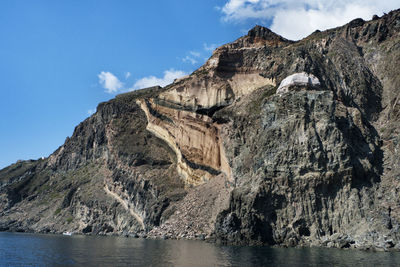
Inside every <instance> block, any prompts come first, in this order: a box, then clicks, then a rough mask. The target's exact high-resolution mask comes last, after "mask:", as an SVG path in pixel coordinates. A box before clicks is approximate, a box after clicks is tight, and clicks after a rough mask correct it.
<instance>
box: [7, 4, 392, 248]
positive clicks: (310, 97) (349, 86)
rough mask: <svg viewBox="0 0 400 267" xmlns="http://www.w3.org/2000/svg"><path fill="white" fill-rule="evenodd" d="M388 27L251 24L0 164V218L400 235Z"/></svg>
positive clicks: (187, 232) (146, 229)
mask: <svg viewBox="0 0 400 267" xmlns="http://www.w3.org/2000/svg"><path fill="white" fill-rule="evenodd" d="M399 32H400V10H396V11H392V12H390V13H389V14H386V15H384V16H383V17H381V18H378V17H374V19H373V20H371V21H363V20H361V19H356V20H353V21H351V22H350V23H348V24H347V25H344V26H342V27H338V28H335V29H331V30H327V31H324V32H319V31H317V32H314V33H313V34H312V35H310V36H308V37H306V38H304V39H303V40H300V41H297V42H293V41H289V40H286V39H284V38H282V37H281V36H279V35H277V34H275V33H273V32H271V31H270V30H269V29H267V28H264V27H261V26H256V27H255V28H253V29H252V30H250V31H249V33H248V34H247V35H246V36H243V37H241V38H239V39H238V40H236V41H234V42H232V43H229V44H226V45H223V46H221V47H219V48H217V49H216V50H215V51H214V53H213V55H212V56H211V57H210V59H209V60H208V61H207V62H206V63H205V64H204V65H203V66H202V67H201V68H199V69H198V70H196V71H195V72H193V73H192V74H191V75H189V76H187V77H184V78H182V79H178V80H176V81H175V82H174V83H172V84H170V85H168V86H166V87H164V88H161V87H152V88H147V89H142V90H137V91H134V92H130V93H126V94H121V95H118V96H117V97H116V98H115V99H112V100H110V101H108V102H106V103H101V104H100V105H99V106H98V107H97V111H96V113H95V114H93V115H92V116H91V117H90V118H88V119H86V120H85V121H84V122H82V123H81V124H79V125H78V126H77V127H76V128H75V131H74V133H73V135H72V136H71V137H69V138H67V139H66V141H65V143H64V144H63V145H62V146H61V147H60V148H58V149H57V150H56V151H55V152H54V153H53V154H52V155H50V156H49V157H48V158H45V159H39V160H29V161H22V162H17V163H15V164H13V165H11V166H8V167H6V168H4V169H3V170H0V203H1V205H0V230H3V231H31V232H51V233H61V232H63V231H72V232H75V233H83V234H107V235H111V234H116V235H132V236H143V237H144V236H147V237H162V238H199V239H209V240H214V241H216V242H220V243H224V244H240V245H248V244H250V245H265V244H268V245H281V246H311V245H312V246H328V247H339V248H347V247H353V248H364V249H378V250H387V249H396V250H399V249H400V233H399V226H400V224H399V223H400V202H399V192H400V155H399V151H400V69H399V68H398V66H397V65H398V62H400V46H399V44H400V33H399Z"/></svg>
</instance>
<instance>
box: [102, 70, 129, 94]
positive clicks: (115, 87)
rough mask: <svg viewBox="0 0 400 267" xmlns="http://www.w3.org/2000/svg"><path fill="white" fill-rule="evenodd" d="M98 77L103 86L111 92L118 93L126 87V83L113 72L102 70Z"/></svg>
mask: <svg viewBox="0 0 400 267" xmlns="http://www.w3.org/2000/svg"><path fill="white" fill-rule="evenodd" d="M97 77H98V78H99V83H100V84H101V86H102V87H103V88H104V89H106V92H107V93H109V94H112V93H116V92H118V91H119V90H121V89H122V88H123V87H124V84H123V83H122V82H121V81H120V80H119V79H118V78H117V77H116V76H115V75H114V74H112V73H111V72H108V71H102V72H100V74H99V75H97Z"/></svg>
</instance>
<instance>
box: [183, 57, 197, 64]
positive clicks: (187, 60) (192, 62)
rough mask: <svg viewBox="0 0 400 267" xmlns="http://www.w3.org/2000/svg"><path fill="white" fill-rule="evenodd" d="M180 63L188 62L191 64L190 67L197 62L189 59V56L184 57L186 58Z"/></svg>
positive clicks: (191, 58)
mask: <svg viewBox="0 0 400 267" xmlns="http://www.w3.org/2000/svg"><path fill="white" fill-rule="evenodd" d="M182 61H183V62H189V63H191V64H192V65H195V64H197V60H196V59H194V58H193V57H191V56H186V57H184V58H182Z"/></svg>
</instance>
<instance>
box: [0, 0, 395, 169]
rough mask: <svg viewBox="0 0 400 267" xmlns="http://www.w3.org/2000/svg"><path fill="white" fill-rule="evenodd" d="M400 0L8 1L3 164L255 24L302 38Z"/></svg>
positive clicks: (56, 142)
mask: <svg viewBox="0 0 400 267" xmlns="http://www.w3.org/2000/svg"><path fill="white" fill-rule="evenodd" d="M396 1H398V0H396ZM396 1H395V0H393V1H387V2H385V3H382V4H377V3H374V2H375V1H372V0H366V1H361V0H354V1H341V0H336V1H331V0H327V1H318V0H300V1H294V0H282V1H278V0H250V1H245V0H230V1H228V0H214V1H212V0H202V1H178V0H163V1H155V0H147V1H128V0H68V1H67V0H66V1H63V0H59V1H54V0H47V1H45V0H35V1H31V0H4V1H0V36H1V42H0V78H1V79H0V80H1V83H0V97H1V101H2V103H1V105H0V125H1V128H0V168H3V167H5V166H7V165H9V164H11V163H13V162H15V161H17V160H19V159H31V158H32V159H37V158H39V157H42V156H44V157H47V156H48V155H49V154H51V153H52V152H53V151H54V150H55V149H57V147H58V146H60V145H62V143H63V142H64V140H65V138H66V137H67V136H71V135H72V132H73V129H74V127H75V126H76V125H78V124H79V123H80V122H81V121H83V120H84V119H85V118H87V117H88V116H89V115H90V114H91V113H92V112H93V111H94V110H95V108H96V106H97V104H98V103H100V102H102V101H107V100H109V99H111V98H113V97H114V96H115V95H116V94H118V93H121V92H125V91H128V90H134V89H137V88H140V87H145V86H148V85H153V84H161V85H165V84H167V83H168V82H170V81H172V80H173V79H174V78H177V77H179V76H182V75H184V74H186V73H190V72H191V71H193V70H195V69H197V68H198V67H199V66H201V65H202V64H203V63H204V61H205V60H206V58H208V57H209V56H210V55H211V53H212V50H213V48H215V47H216V45H221V44H224V43H227V42H230V41H233V40H235V39H237V38H238V37H240V36H242V35H243V34H245V32H246V31H247V30H249V29H250V28H251V27H253V26H254V25H255V24H261V25H264V26H267V27H271V28H272V29H273V30H275V31H276V32H278V33H281V34H282V35H284V36H285V37H288V38H291V39H299V38H301V37H304V36H305V35H307V34H308V33H310V32H312V31H314V30H315V29H317V28H319V29H325V28H329V27H334V26H338V25H341V24H343V23H346V22H347V21H348V20H349V19H352V18H355V17H363V18H365V19H369V18H370V17H371V16H372V14H378V15H382V13H383V12H388V11H390V10H391V9H394V8H398V7H400V5H399V6H398V7H396V4H397V3H395V2H396ZM321 2H322V3H323V4H321ZM331 3H336V5H332V4H331ZM337 14H342V15H341V16H340V17H341V18H340V19H338V18H336V17H337ZM343 14H345V15H343ZM287 15H290V16H287ZM298 16H301V18H302V20H301V21H302V23H294V21H296V19H295V18H296V17H298ZM321 17H324V18H325V19H324V20H321V19H320V18H321ZM319 21H320V22H319Z"/></svg>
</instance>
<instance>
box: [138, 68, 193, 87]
mask: <svg viewBox="0 0 400 267" xmlns="http://www.w3.org/2000/svg"><path fill="white" fill-rule="evenodd" d="M185 75H187V73H186V72H184V71H181V70H174V69H169V70H166V71H164V77H161V78H158V77H155V76H148V77H144V78H141V79H139V80H138V81H137V82H135V84H134V85H133V87H132V88H131V89H130V90H136V89H141V88H146V87H151V86H156V85H159V86H166V85H168V84H170V83H172V82H173V81H174V80H175V79H177V78H181V77H183V76H185Z"/></svg>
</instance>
